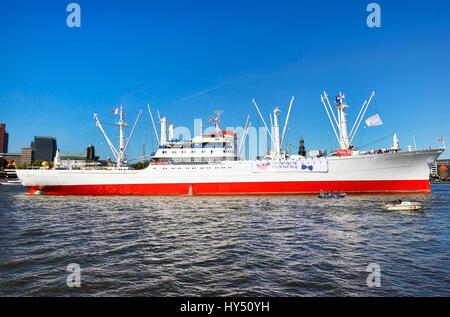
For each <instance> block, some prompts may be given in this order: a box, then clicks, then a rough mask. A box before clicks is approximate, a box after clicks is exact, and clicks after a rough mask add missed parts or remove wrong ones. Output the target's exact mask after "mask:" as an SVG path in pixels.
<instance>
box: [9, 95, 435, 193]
mask: <svg viewBox="0 0 450 317" xmlns="http://www.w3.org/2000/svg"><path fill="white" fill-rule="evenodd" d="M373 95H374V94H373V93H372V95H371V97H370V99H369V101H368V102H364V104H363V107H362V108H361V110H360V114H361V115H360V116H358V118H359V119H357V120H356V121H355V122H354V125H353V128H352V129H351V130H350V133H349V132H348V129H347V119H346V117H347V114H346V109H347V108H348V107H349V106H348V105H347V104H346V103H345V102H344V101H343V98H344V97H343V95H340V96H338V98H337V100H336V109H337V112H338V114H337V116H336V115H335V114H334V110H333V109H332V106H331V103H330V102H329V100H328V97H327V95H326V94H325V93H324V95H323V96H322V104H323V106H324V107H325V110H326V111H327V115H328V117H329V119H330V122H331V125H332V128H333V131H334V133H335V135H336V138H337V140H338V142H339V145H340V149H337V150H336V152H335V153H332V154H331V155H330V156H320V157H307V156H306V155H304V154H300V150H299V155H293V154H290V153H289V151H288V150H287V149H285V150H283V144H284V143H283V141H284V137H285V132H286V126H287V123H288V120H289V114H290V110H291V107H292V102H293V100H294V98H292V99H291V104H290V106H289V110H288V112H287V116H286V121H285V125H284V128H283V130H282V131H283V132H281V131H280V130H281V129H280V125H279V113H280V110H279V109H278V108H275V109H274V111H273V116H272V115H271V123H272V125H271V128H270V129H269V127H268V126H267V125H266V123H265V120H264V118H263V116H262V115H261V112H260V111H259V108H258V106H257V105H256V102H255V101H254V100H253V104H254V105H255V107H256V109H257V111H258V114H259V115H260V117H261V121H262V122H263V123H264V126H265V128H266V130H267V132H268V135H269V136H270V139H271V141H272V143H271V145H272V148H271V150H270V151H269V153H267V155H265V156H263V157H261V158H260V159H257V160H243V159H240V151H241V150H242V148H243V147H244V145H245V139H246V136H247V134H248V129H249V127H250V123H249V121H248V117H247V123H246V124H245V127H244V134H243V137H242V139H241V140H240V143H239V144H238V137H237V134H236V133H235V132H233V131H230V130H222V129H221V127H220V123H219V116H220V113H221V112H220V111H219V112H217V117H216V118H215V119H214V118H212V117H211V118H210V119H208V120H213V122H214V126H215V131H214V132H210V133H204V130H203V126H202V125H201V127H200V133H199V134H198V135H196V136H194V137H193V138H190V139H188V140H177V139H175V135H174V126H173V124H171V125H169V127H167V118H166V117H163V118H159V122H160V124H161V129H160V130H161V131H160V136H161V137H160V138H159V136H158V133H157V131H156V127H155V125H154V130H155V135H156V137H157V140H158V144H159V147H158V149H157V151H156V153H154V154H152V155H151V158H150V165H149V166H148V167H147V168H145V169H142V170H134V169H132V168H130V167H129V165H128V162H127V159H126V156H125V150H126V148H127V145H128V142H129V140H130V138H131V135H132V134H133V130H134V126H136V122H137V120H138V119H139V116H138V119H136V122H135V124H134V126H133V129H132V130H131V133H130V137H129V138H128V141H127V142H125V136H124V131H123V128H124V127H125V126H126V123H125V122H124V121H123V115H122V106H121V107H120V109H119V108H118V109H117V111H116V112H117V113H118V114H119V116H120V119H119V122H117V125H119V128H120V130H119V131H120V137H119V141H120V146H119V148H118V149H116V148H115V147H114V145H113V144H112V142H111V141H110V140H109V138H108V137H107V135H106V133H105V132H104V130H103V128H102V126H101V124H100V121H99V120H98V117H97V115H96V114H94V118H95V120H96V123H97V126H98V127H99V128H100V130H101V131H102V133H103V134H104V136H105V139H106V140H107V142H108V145H109V146H110V148H111V151H112V152H113V155H114V157H115V159H116V162H117V163H116V165H117V166H116V167H110V168H103V169H101V168H98V169H96V168H95V169H71V168H64V167H62V166H60V159H59V157H58V155H57V157H55V160H54V168H43V169H40V170H26V169H23V170H17V176H18V177H19V179H20V180H21V181H22V183H23V186H25V187H27V188H29V193H30V194H33V193H35V192H36V191H39V192H40V193H43V194H45V195H273V194H282V195H286V194H304V193H317V194H318V193H319V192H320V190H321V189H326V190H329V191H333V192H346V193H374V192H379V193H382V192H425V193H428V192H431V189H430V185H429V167H430V166H431V164H433V162H434V161H435V160H436V159H437V158H438V157H439V156H440V155H441V154H442V152H443V151H444V149H430V150H422V151H401V149H400V144H399V141H398V139H397V136H396V134H395V133H394V135H393V144H392V145H391V147H389V148H386V149H378V150H373V151H366V152H360V151H359V150H358V149H357V148H355V147H354V146H352V145H351V142H352V141H353V139H354V137H355V134H356V131H357V130H358V128H359V125H360V123H361V121H362V118H363V116H364V113H365V111H366V110H367V107H368V105H369V104H370V100H371V99H372V97H373ZM149 113H150V115H151V111H150V108H149ZM158 117H159V114H158ZM336 118H337V119H336ZM151 119H152V122H153V116H152V115H151ZM153 123H154V122H153ZM335 126H336V127H335ZM167 128H168V129H167ZM167 130H168V132H169V133H167ZM270 131H272V133H271V132H270ZM338 131H339V133H338Z"/></svg>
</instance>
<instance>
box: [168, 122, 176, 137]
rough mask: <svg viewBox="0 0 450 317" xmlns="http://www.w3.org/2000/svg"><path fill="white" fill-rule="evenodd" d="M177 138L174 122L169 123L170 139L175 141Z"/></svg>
mask: <svg viewBox="0 0 450 317" xmlns="http://www.w3.org/2000/svg"><path fill="white" fill-rule="evenodd" d="M174 139H175V129H174V126H173V124H170V125H169V141H173V140H174Z"/></svg>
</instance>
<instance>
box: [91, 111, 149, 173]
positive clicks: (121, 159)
mask: <svg viewBox="0 0 450 317" xmlns="http://www.w3.org/2000/svg"><path fill="white" fill-rule="evenodd" d="M118 114H119V115H120V118H119V121H118V122H116V125H118V126H119V150H117V149H116V148H115V146H114V145H113V144H112V142H111V141H110V139H109V138H108V136H107V135H106V132H105V130H103V127H102V124H101V123H100V120H99V119H98V114H96V113H94V119H95V122H96V126H97V127H98V128H99V129H100V131H101V132H102V133H103V136H104V137H105V139H106V142H107V143H108V145H109V147H110V149H111V152H113V155H114V157H115V159H116V161H117V163H116V166H117V167H118V168H120V167H126V166H127V165H128V162H127V157H126V155H125V151H126V149H127V147H128V144H129V143H130V140H131V137H132V136H133V132H134V128H135V127H136V124H137V123H138V121H139V117H140V116H141V114H142V110H140V111H139V114H138V116H137V118H136V121H135V122H134V125H133V128H132V129H131V132H130V135H129V136H128V141H127V143H125V135H124V130H123V128H125V127H128V124H127V123H125V121H123V117H124V114H123V106H122V105H120V108H119V111H118Z"/></svg>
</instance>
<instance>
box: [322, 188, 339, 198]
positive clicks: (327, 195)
mask: <svg viewBox="0 0 450 317" xmlns="http://www.w3.org/2000/svg"><path fill="white" fill-rule="evenodd" d="M345 196H346V194H345V193H342V192H337V193H334V192H331V191H327V192H323V191H322V190H321V191H320V194H319V196H317V197H318V198H344V197H345Z"/></svg>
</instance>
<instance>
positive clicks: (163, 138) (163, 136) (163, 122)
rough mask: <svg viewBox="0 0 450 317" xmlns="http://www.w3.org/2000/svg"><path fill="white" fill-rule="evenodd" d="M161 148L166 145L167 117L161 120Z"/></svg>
mask: <svg viewBox="0 0 450 317" xmlns="http://www.w3.org/2000/svg"><path fill="white" fill-rule="evenodd" d="M159 122H160V123H161V144H160V145H161V146H165V145H166V144H167V117H164V118H161V119H160V121H159Z"/></svg>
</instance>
